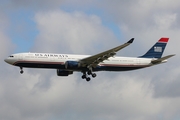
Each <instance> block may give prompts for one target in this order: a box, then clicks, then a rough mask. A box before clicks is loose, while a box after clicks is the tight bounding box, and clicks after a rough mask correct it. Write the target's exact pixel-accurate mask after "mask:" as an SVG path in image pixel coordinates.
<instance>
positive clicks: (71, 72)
mask: <svg viewBox="0 0 180 120" xmlns="http://www.w3.org/2000/svg"><path fill="white" fill-rule="evenodd" d="M70 74H73V71H66V70H61V69H57V76H68V75H70Z"/></svg>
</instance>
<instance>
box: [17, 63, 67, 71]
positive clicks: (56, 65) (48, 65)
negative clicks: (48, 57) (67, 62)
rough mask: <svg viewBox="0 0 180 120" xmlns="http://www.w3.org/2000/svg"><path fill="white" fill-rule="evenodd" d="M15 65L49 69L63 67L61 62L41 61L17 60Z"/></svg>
mask: <svg viewBox="0 0 180 120" xmlns="http://www.w3.org/2000/svg"><path fill="white" fill-rule="evenodd" d="M14 65H15V66H20V67H27V68H51V69H65V66H64V64H62V63H43V62H17V63H14Z"/></svg>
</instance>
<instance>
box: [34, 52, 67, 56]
mask: <svg viewBox="0 0 180 120" xmlns="http://www.w3.org/2000/svg"><path fill="white" fill-rule="evenodd" d="M35 56H36V57H68V55H64V54H40V53H35Z"/></svg>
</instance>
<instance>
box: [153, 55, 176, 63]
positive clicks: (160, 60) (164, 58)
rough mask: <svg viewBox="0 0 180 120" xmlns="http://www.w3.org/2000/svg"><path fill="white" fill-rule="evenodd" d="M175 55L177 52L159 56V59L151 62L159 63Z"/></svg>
mask: <svg viewBox="0 0 180 120" xmlns="http://www.w3.org/2000/svg"><path fill="white" fill-rule="evenodd" d="M173 56H175V54H174V55H168V56H165V57H162V58H159V59H157V60H152V61H151V63H153V64H158V63H161V62H163V61H164V60H167V59H169V58H171V57H173Z"/></svg>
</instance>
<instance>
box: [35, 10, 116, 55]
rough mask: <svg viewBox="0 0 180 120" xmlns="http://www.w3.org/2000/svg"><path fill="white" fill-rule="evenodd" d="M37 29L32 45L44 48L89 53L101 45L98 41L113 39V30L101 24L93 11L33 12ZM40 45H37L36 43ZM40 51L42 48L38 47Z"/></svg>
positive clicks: (112, 41) (46, 50)
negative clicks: (91, 12)
mask: <svg viewBox="0 0 180 120" xmlns="http://www.w3.org/2000/svg"><path fill="white" fill-rule="evenodd" d="M35 21H36V22H37V26H38V29H39V31H40V34H39V36H38V37H37V40H36V43H35V47H36V48H35V49H43V51H44V52H48V51H49V52H58V53H59V51H61V53H76V54H82V53H86V54H90V53H92V52H95V50H96V51H97V49H102V48H103V47H106V48H107V46H104V45H107V44H102V43H109V42H110V41H111V43H112V45H113V44H114V45H115V43H116V42H117V41H116V38H115V37H114V35H113V33H112V32H111V31H110V30H108V29H107V28H106V27H104V26H103V25H102V23H101V19H100V18H99V17H98V16H96V15H86V14H84V13H82V12H73V13H67V12H63V11H53V12H40V13H37V14H36V16H35ZM40 46H41V47H40ZM41 51H42V50H41Z"/></svg>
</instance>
